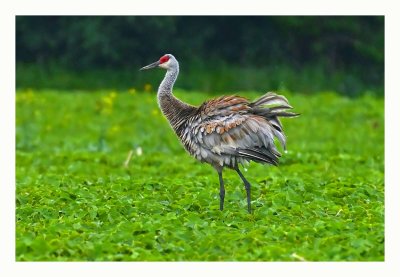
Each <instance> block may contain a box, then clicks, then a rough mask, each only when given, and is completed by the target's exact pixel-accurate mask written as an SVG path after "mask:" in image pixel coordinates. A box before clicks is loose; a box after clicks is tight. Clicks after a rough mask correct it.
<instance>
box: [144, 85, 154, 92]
mask: <svg viewBox="0 0 400 277" xmlns="http://www.w3.org/2000/svg"><path fill="white" fill-rule="evenodd" d="M152 89H153V87H152V85H150V84H145V85H144V91H145V92H151V91H152Z"/></svg>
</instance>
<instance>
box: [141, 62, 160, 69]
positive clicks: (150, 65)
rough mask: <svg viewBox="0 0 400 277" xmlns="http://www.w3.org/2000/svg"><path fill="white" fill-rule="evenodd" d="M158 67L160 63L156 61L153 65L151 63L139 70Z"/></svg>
mask: <svg viewBox="0 0 400 277" xmlns="http://www.w3.org/2000/svg"><path fill="white" fill-rule="evenodd" d="M159 65H160V61H156V62H154V63H152V64H149V65H146V66H143V67H142V68H141V69H140V70H146V69H151V68H155V67H157V66H159Z"/></svg>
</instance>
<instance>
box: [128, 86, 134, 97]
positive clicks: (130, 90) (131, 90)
mask: <svg viewBox="0 0 400 277" xmlns="http://www.w3.org/2000/svg"><path fill="white" fill-rule="evenodd" d="M128 92H129V94H132V95H135V94H136V89H134V88H130V89H129V90H128Z"/></svg>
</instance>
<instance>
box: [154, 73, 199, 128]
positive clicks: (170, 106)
mask: <svg viewBox="0 0 400 277" xmlns="http://www.w3.org/2000/svg"><path fill="white" fill-rule="evenodd" d="M178 74H179V66H177V67H176V68H172V69H169V70H168V71H167V73H166V74H165V77H164V80H162V82H161V84H160V87H159V88H158V93H157V98H158V105H159V106H160V109H161V111H162V113H163V114H164V115H165V117H166V118H167V119H168V121H169V123H170V124H171V126H172V128H173V129H174V130H175V132H177V133H178V129H179V127H180V126H181V125H182V123H184V122H185V119H186V117H187V116H188V115H189V114H190V113H191V111H192V110H193V109H194V107H193V106H191V105H188V104H186V103H184V102H182V101H181V100H179V99H178V98H176V97H175V96H174V95H173V94H172V88H173V86H174V83H175V81H176V79H177V77H178Z"/></svg>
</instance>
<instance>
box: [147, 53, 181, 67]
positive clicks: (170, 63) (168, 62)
mask: <svg viewBox="0 0 400 277" xmlns="http://www.w3.org/2000/svg"><path fill="white" fill-rule="evenodd" d="M177 66H178V61H177V60H176V59H175V57H174V56H172V55H171V54H165V55H164V56H162V57H161V58H160V59H159V60H158V61H156V62H154V63H151V64H149V65H146V66H144V67H142V68H141V69H140V70H146V69H152V68H156V67H161V68H164V69H167V70H169V69H171V68H174V67H177Z"/></svg>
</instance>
